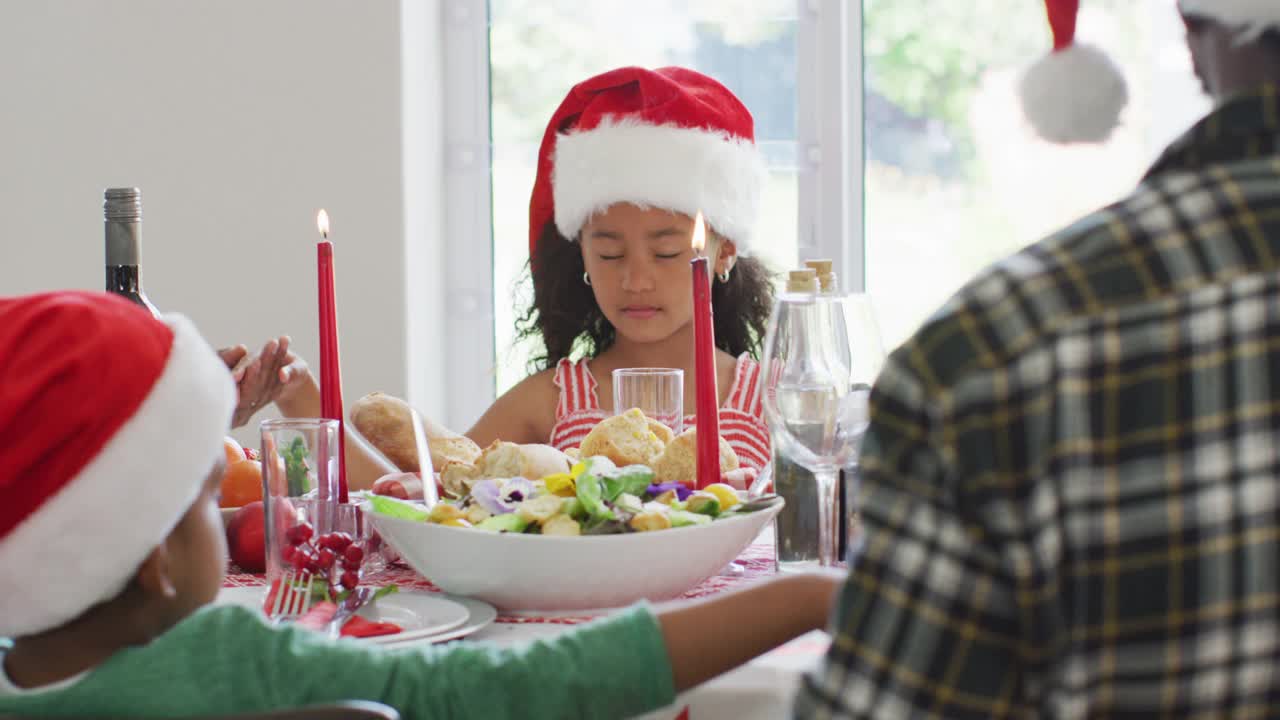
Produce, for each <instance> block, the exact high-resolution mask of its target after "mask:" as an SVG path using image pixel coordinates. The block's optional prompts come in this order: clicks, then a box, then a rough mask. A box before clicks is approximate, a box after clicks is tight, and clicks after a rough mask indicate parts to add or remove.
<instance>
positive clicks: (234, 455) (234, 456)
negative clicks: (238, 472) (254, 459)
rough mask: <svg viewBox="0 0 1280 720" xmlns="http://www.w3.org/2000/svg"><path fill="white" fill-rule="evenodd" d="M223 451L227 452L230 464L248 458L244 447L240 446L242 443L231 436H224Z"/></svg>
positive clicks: (228, 463)
mask: <svg viewBox="0 0 1280 720" xmlns="http://www.w3.org/2000/svg"><path fill="white" fill-rule="evenodd" d="M222 452H224V453H226V454H227V465H228V466H230V465H234V464H236V463H238V462H240V461H241V460H245V459H246V458H245V454H244V448H242V447H240V443H238V442H236V439H235V438H233V437H231V436H227V437H224V438H222Z"/></svg>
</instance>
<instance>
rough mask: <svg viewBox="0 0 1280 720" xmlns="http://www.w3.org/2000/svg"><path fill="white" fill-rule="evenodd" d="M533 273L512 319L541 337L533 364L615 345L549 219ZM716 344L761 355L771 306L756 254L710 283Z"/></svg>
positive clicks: (577, 258)
mask: <svg viewBox="0 0 1280 720" xmlns="http://www.w3.org/2000/svg"><path fill="white" fill-rule="evenodd" d="M526 268H527V271H528V272H529V273H530V274H531V275H532V278H533V302H532V303H530V305H529V307H528V309H527V310H525V312H524V314H523V315H521V316H520V319H519V320H518V321H517V322H516V337H517V340H518V341H519V340H525V339H529V338H541V340H542V344H543V350H544V352H543V353H542V354H540V355H535V356H534V358H533V359H532V361H531V363H530V364H531V366H532V367H531V368H530V369H531V370H532V371H535V372H536V371H538V370H545V369H547V368H551V367H555V365H556V363H558V362H560V360H561V359H562V358H567V357H575V356H576V357H595V356H596V355H599V354H600V353H602V352H604V351H605V350H607V349H609V347H610V346H611V345H613V342H614V339H615V338H616V337H617V330H616V329H614V327H613V323H610V322H609V320H608V319H607V318H605V316H604V312H603V311H601V310H600V306H599V305H598V304H597V303H596V297H595V294H594V293H593V292H592V291H591V288H590V287H589V286H588V285H587V284H586V283H584V282H582V274H583V273H584V272H585V268H584V266H583V263H582V251H581V249H580V248H579V247H578V244H577V243H575V242H572V241H571V240H569V239H568V238H566V237H565V236H564V235H561V234H560V231H559V230H557V229H556V226H555V223H547V224H546V226H545V227H543V229H542V235H541V236H540V237H539V238H538V244H537V247H536V249H535V250H534V253H533V257H531V258H530V259H529V262H528V264H527V265H526ZM711 305H712V307H713V308H715V335H716V347H718V348H720V349H721V350H724V351H725V352H727V353H729V354H730V355H733V356H735V357H737V356H738V355H740V354H742V353H744V352H745V353H750V354H751V356H752V357H754V358H756V359H759V356H760V345H761V343H763V342H764V333H765V330H766V328H767V327H768V322H769V313H770V312H772V310H773V282H772V277H771V273H770V272H769V269H768V268H767V267H766V266H765V264H764V263H763V262H761V261H760V260H759V259H757V258H751V257H740V258H739V259H738V262H737V263H736V264H735V265H734V267H733V272H732V273H730V274H729V282H727V283H722V282H719V281H718V280H717V281H716V282H714V283H712V285H711Z"/></svg>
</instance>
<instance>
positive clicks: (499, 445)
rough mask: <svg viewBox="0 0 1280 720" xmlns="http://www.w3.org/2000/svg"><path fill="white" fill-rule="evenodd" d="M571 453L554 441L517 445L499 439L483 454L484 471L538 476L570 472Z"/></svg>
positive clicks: (490, 474) (493, 475)
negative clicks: (553, 444)
mask: <svg viewBox="0 0 1280 720" xmlns="http://www.w3.org/2000/svg"><path fill="white" fill-rule="evenodd" d="M571 464H572V463H571V461H570V460H569V456H568V455H565V454H564V453H562V452H560V451H559V450H557V449H555V448H553V447H551V446H550V445H537V444H528V445H517V444H516V443H511V442H504V441H502V440H495V441H494V442H493V444H492V445H490V446H489V447H487V448H485V450H484V455H482V456H481V458H480V462H479V463H478V465H479V467H480V474H481V475H482V476H483V477H490V478H510V477H523V478H529V479H530V480H537V479H539V478H543V477H546V476H547V475H554V474H555V473H564V472H569V466H570V465H571Z"/></svg>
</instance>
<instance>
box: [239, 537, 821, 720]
mask: <svg viewBox="0 0 1280 720" xmlns="http://www.w3.org/2000/svg"><path fill="white" fill-rule="evenodd" d="M734 566H736V567H734ZM734 566H731V567H728V568H726V569H725V571H723V572H721V573H720V574H717V575H713V576H711V577H709V578H707V579H706V580H704V581H702V582H701V583H699V584H698V585H696V586H695V587H693V588H692V589H690V590H689V591H687V592H685V593H684V594H683V595H681V596H680V598H678V599H682V600H689V599H695V598H705V597H710V596H714V595H716V594H719V593H724V592H728V591H731V590H734V589H737V588H742V587H745V586H747V585H750V584H752V583H755V582H759V581H761V580H764V579H767V578H769V577H772V576H774V575H776V574H777V572H778V570H777V562H776V560H775V551H774V536H773V528H772V524H770V525H768V526H766V527H765V529H764V530H763V531H761V533H760V535H759V536H758V537H757V538H756V539H755V540H754V541H753V542H752V543H751V544H750V545H748V546H747V548H746V549H745V550H743V551H742V553H741V554H740V555H739V556H738V558H737V560H736V562H735V563H734ZM364 580H365V582H366V583H368V584H370V585H374V586H383V585H387V584H391V583H394V584H395V585H396V586H397V587H399V588H400V589H412V590H420V591H426V592H433V593H438V592H441V591H440V589H439V588H437V587H436V586H435V585H434V584H432V583H431V581H430V580H428V579H427V578H424V577H422V576H421V575H419V574H418V573H417V572H415V571H414V570H413V569H412V568H409V567H408V566H406V565H403V564H400V563H394V562H393V563H390V564H388V565H386V566H385V567H382V568H379V569H376V570H374V571H373V572H370V573H368V574H367V575H366V577H365V579H364ZM265 584H266V580H265V577H264V576H263V575H262V574H260V573H246V572H243V571H242V570H240V569H239V568H237V567H235V566H234V565H231V566H230V567H229V568H228V572H227V574H226V576H225V577H224V580H223V587H224V588H233V587H254V586H265ZM608 612H609V611H608V610H593V611H576V612H555V613H550V612H537V611H512V610H499V611H498V615H497V618H496V619H495V620H494V622H492V623H490V624H489V625H487V626H485V627H483V628H482V629H480V630H478V631H476V632H474V633H472V634H470V635H468V636H466V637H465V638H462V639H456V640H451V641H450V642H466V643H476V642H479V643H491V644H494V645H500V646H512V645H519V644H522V643H526V642H529V641H531V640H536V639H539V638H549V637H553V636H555V635H558V634H560V633H563V632H568V631H569V630H571V629H572V628H573V627H574V626H575V625H580V624H582V623H585V622H590V621H592V620H594V619H596V618H598V617H602V616H604V615H607V614H608ZM411 642H412V641H409V642H406V643H402V644H398V645H397V646H403V645H406V644H410V643H411ZM420 642H430V640H429V639H425V640H422V641H420ZM830 643H831V638H830V636H829V635H828V634H827V633H826V632H823V631H820V630H819V631H814V632H810V633H808V634H806V635H802V636H800V637H798V638H796V639H794V640H792V641H791V642H788V643H786V644H785V645H782V646H780V647H777V648H775V649H774V650H772V651H770V652H768V653H765V654H764V655H761V656H759V657H757V658H755V659H754V660H752V661H751V662H749V663H747V664H746V665H743V666H741V667H739V668H737V669H735V670H732V671H730V672H728V673H725V674H723V675H720V676H719V677H716V678H714V679H712V680H710V681H708V682H706V683H703V684H702V685H699V686H698V687H696V688H693V689H691V690H688V691H686V692H684V693H681V694H680V695H679V696H678V697H677V698H676V701H675V702H674V703H673V704H672V705H670V706H668V707H666V708H662V709H660V710H657V711H655V712H652V713H647V714H645V715H642V716H639V717H640V718H641V719H642V720H669V719H671V720H713V719H717V718H732V719H733V720H755V719H756V718H759V719H761V720H764V719H765V718H768V719H769V720H776V719H777V718H785V717H789V716H790V713H791V703H792V699H793V697H794V696H795V692H796V689H797V687H798V685H799V683H800V680H801V677H802V675H803V674H804V673H805V672H807V671H809V670H811V669H813V668H815V667H817V665H818V664H819V662H820V661H821V659H822V657H823V655H824V654H825V653H826V651H827V648H828V646H829V645H830Z"/></svg>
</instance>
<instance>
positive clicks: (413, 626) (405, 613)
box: [214, 586, 497, 644]
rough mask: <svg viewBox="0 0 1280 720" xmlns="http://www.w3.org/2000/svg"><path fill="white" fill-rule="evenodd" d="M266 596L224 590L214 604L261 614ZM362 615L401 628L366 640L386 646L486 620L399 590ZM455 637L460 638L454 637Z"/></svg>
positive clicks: (454, 603)
mask: <svg viewBox="0 0 1280 720" xmlns="http://www.w3.org/2000/svg"><path fill="white" fill-rule="evenodd" d="M265 592H266V587H265V586H255V587H234V588H223V589H222V591H221V592H220V593H218V597H217V599H216V600H215V601H214V602H215V603H219V604H233V605H243V606H245V607H249V608H253V609H254V610H258V611H261V609H262V599H263V594H264V593H265ZM472 602H474V601H472ZM481 604H483V603H481ZM490 609H492V608H490ZM477 611H479V614H480V618H474V617H473V615H475V614H476V612H477ZM359 615H360V617H362V618H364V619H366V620H369V621H370V622H391V623H395V624H396V625H399V626H400V627H401V628H402V631H401V632H399V633H396V634H395V635H378V636H375V637H370V638H364V639H365V640H368V641H369V642H373V643H378V644H387V643H393V642H394V643H399V642H406V641H409V640H422V639H424V638H433V639H434V636H436V635H444V634H447V633H450V632H456V631H457V630H460V629H464V628H465V627H467V626H470V625H474V624H475V623H476V620H477V619H483V616H484V613H483V611H482V610H481V609H479V608H472V607H469V606H468V604H466V603H464V602H462V601H461V600H460V599H456V598H448V597H445V596H443V595H441V594H439V593H429V592H423V591H420V590H400V591H399V592H396V593H392V594H391V595H387V596H386V597H383V598H379V599H378V601H377V602H375V603H373V604H371V605H366V606H365V607H364V608H362V609H361V610H360V612H359ZM493 617H497V611H494V612H493ZM492 621H493V618H489V619H488V620H487V621H485V622H484V623H483V624H481V625H480V626H479V627H476V628H475V629H473V630H470V631H469V632H468V633H467V634H469V633H470V632H475V630H479V629H480V627H483V626H484V625H488V624H489V623H490V622H492ZM452 637H461V636H460V635H454V636H452Z"/></svg>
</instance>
